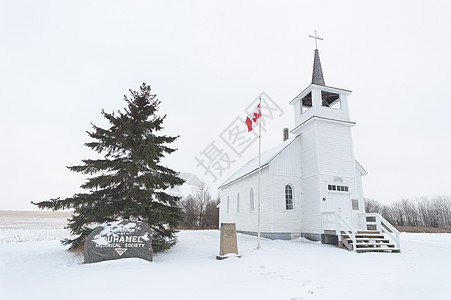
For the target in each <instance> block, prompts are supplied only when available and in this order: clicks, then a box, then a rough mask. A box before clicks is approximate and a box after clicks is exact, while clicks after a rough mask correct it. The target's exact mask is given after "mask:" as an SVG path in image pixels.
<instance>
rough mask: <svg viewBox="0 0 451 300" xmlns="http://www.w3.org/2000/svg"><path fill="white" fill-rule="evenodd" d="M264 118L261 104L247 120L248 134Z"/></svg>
mask: <svg viewBox="0 0 451 300" xmlns="http://www.w3.org/2000/svg"><path fill="white" fill-rule="evenodd" d="M261 116H262V112H261V109H260V104H259V105H257V108H256V109H255V110H254V111H253V112H252V114H251V115H250V116H248V117H247V118H246V122H245V123H246V125H247V132H249V131H251V130H252V129H254V127H255V126H256V125H257V120H258V118H260V117H261Z"/></svg>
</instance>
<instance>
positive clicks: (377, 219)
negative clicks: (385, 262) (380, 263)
mask: <svg viewBox="0 0 451 300" xmlns="http://www.w3.org/2000/svg"><path fill="white" fill-rule="evenodd" d="M359 216H360V218H361V220H362V218H363V224H365V225H366V227H365V229H367V228H368V227H367V226H368V225H373V226H376V229H377V230H379V231H380V232H381V233H384V234H386V235H387V236H388V237H389V238H390V240H391V241H392V242H393V243H394V244H395V246H396V248H398V249H400V248H401V247H400V246H401V244H400V242H399V231H398V230H397V229H396V228H395V227H394V226H393V225H392V224H390V222H388V221H387V220H386V219H385V218H384V217H382V216H381V215H380V214H378V213H365V214H359ZM368 218H373V220H368Z"/></svg>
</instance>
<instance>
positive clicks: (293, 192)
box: [219, 49, 400, 252]
mask: <svg viewBox="0 0 451 300" xmlns="http://www.w3.org/2000/svg"><path fill="white" fill-rule="evenodd" d="M350 94H351V91H349V90H345V89H340V88H334V87H329V86H326V84H325V82H324V77H323V72H322V68H321V62H320V57H319V52H318V49H315V52H314V62H313V75H312V83H311V84H310V85H308V86H307V87H306V88H305V89H304V90H303V91H302V92H301V93H300V94H299V95H297V96H296V97H295V98H294V99H293V100H292V101H291V102H290V104H291V105H292V106H293V109H294V117H295V124H294V128H293V129H292V130H291V131H290V132H291V135H290V137H289V135H288V130H287V129H286V131H285V132H284V140H283V142H282V143H281V144H280V145H278V146H276V147H275V148H273V149H271V150H269V151H268V152H266V153H264V154H262V155H261V168H260V174H261V175H260V180H261V187H260V191H261V196H260V214H261V215H260V216H261V221H260V231H261V236H262V237H267V238H273V239H293V238H297V237H300V236H303V237H306V238H308V239H311V240H321V241H322V242H323V243H331V244H337V245H339V246H340V247H343V246H345V247H346V248H348V249H349V250H353V251H357V252H363V251H381V252H399V251H400V250H399V249H400V248H399V247H400V246H399V232H398V231H397V230H396V229H395V228H394V227H393V226H391V224H389V223H388V222H387V221H386V220H385V219H383V218H382V217H381V216H380V215H378V214H365V206H364V202H363V189H362V176H364V175H366V174H367V173H366V171H365V170H364V168H362V166H361V165H360V164H359V163H358V162H357V161H356V160H355V159H354V150H353V145H352V134H351V129H352V127H353V126H355V123H354V122H352V121H351V120H350V117H349V109H348V96H349V95H350ZM219 189H220V199H221V203H220V213H219V215H220V223H236V228H237V231H238V232H241V233H246V234H251V235H256V234H257V226H258V225H257V224H258V223H257V222H258V213H257V208H258V207H257V197H258V194H257V193H258V157H256V158H254V159H253V160H251V161H249V162H248V163H247V164H246V165H244V166H243V167H242V168H241V169H239V170H238V171H237V172H235V173H234V174H233V175H232V176H231V177H230V178H228V179H227V180H226V181H225V182H224V183H223V184H222V185H221V186H220V187H219ZM354 245H355V246H354Z"/></svg>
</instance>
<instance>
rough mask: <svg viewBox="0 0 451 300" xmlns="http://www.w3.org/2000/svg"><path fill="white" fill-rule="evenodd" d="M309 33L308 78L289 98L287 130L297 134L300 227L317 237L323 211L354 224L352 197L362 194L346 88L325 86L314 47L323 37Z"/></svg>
mask: <svg viewBox="0 0 451 300" xmlns="http://www.w3.org/2000/svg"><path fill="white" fill-rule="evenodd" d="M310 37H312V38H315V46H316V49H315V51H314V58H313V72H312V82H311V84H310V85H309V86H307V88H305V89H304V90H303V91H302V92H301V93H300V94H299V95H297V96H296V97H295V98H294V99H293V100H292V101H291V102H290V104H291V105H293V107H294V119H295V126H294V128H293V129H292V130H291V133H293V134H295V135H297V136H298V135H301V138H300V141H301V153H300V155H301V178H302V203H303V218H304V228H303V231H304V232H306V233H310V234H312V235H313V236H312V237H313V238H318V236H317V234H319V233H320V231H321V212H322V211H336V212H339V213H340V214H341V215H342V216H343V218H345V219H346V220H347V221H348V222H349V223H350V224H353V221H355V222H357V213H358V211H353V206H352V204H353V203H354V202H353V201H359V203H362V205H363V195H362V189H361V184H360V173H358V171H356V168H357V163H356V161H355V160H354V151H353V145H352V135H351V128H352V127H353V126H354V125H355V123H353V122H351V121H350V118H349V109H348V98H347V97H348V95H350V94H351V91H349V90H345V89H340V88H335V87H330V86H327V85H326V83H325V80H324V75H323V71H322V67H321V61H320V57H319V51H318V48H317V41H318V40H322V39H321V38H319V37H318V36H317V35H316V31H315V36H310ZM360 201H361V202H360ZM353 216H354V217H353Z"/></svg>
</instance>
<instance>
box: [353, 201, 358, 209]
mask: <svg viewBox="0 0 451 300" xmlns="http://www.w3.org/2000/svg"><path fill="white" fill-rule="evenodd" d="M352 210H359V200H357V199H352Z"/></svg>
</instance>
